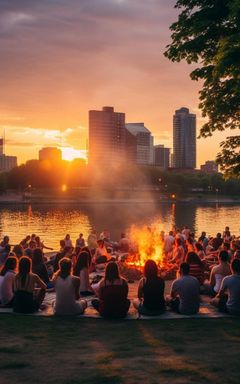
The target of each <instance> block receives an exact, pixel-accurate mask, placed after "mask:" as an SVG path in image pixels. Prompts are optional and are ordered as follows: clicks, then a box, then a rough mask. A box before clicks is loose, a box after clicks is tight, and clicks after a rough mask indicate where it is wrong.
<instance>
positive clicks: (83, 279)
mask: <svg viewBox="0 0 240 384" xmlns="http://www.w3.org/2000/svg"><path fill="white" fill-rule="evenodd" d="M74 276H77V277H80V294H81V296H92V295H94V291H93V289H92V287H91V285H90V281H89V253H88V252H86V251H84V252H80V253H79V255H78V257H77V261H76V265H75V267H74Z"/></svg>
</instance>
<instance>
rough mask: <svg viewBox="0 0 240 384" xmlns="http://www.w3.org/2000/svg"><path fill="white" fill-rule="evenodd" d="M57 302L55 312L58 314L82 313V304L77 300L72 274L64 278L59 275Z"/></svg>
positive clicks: (56, 287) (56, 282)
mask: <svg viewBox="0 0 240 384" xmlns="http://www.w3.org/2000/svg"><path fill="white" fill-rule="evenodd" d="M55 291H56V303H55V312H56V314H58V315H75V314H78V313H82V306H81V304H80V303H78V302H76V300H75V287H74V285H73V278H72V276H68V277H66V279H63V278H62V277H60V276H58V277H57V279H56V280H55Z"/></svg>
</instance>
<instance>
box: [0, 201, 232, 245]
mask: <svg viewBox="0 0 240 384" xmlns="http://www.w3.org/2000/svg"><path fill="white" fill-rule="evenodd" d="M239 218H240V205H234V204H232V205H229V204H228V205H224V204H214V203H213V204H201V205H199V204H192V203H191V204H190V203H188V204H187V203H185V204H184V203H176V204H175V203H172V204H167V203H166V204H153V203H149V204H148V203H146V204H142V203H141V204H140V203H138V204H134V203H131V204H130V203H129V204H128V203H121V204H116V203H110V204H89V205H87V204H86V205H78V204H71V205H57V204H56V205H54V204H51V205H50V204H49V205H47V204H45V205H40V204H39V205H29V206H27V205H21V204H20V205H18V204H16V205H12V206H9V205H8V206H0V237H1V238H2V237H3V236H4V235H8V236H9V237H10V243H11V244H17V243H18V242H19V241H20V240H22V239H23V238H24V237H25V236H26V235H27V234H32V233H36V234H37V235H39V236H40V237H41V239H42V240H43V241H44V243H45V245H47V246H49V247H52V248H54V249H58V247H59V240H60V239H63V238H64V237H65V235H66V233H69V234H71V238H72V239H73V241H74V242H75V239H76V238H77V237H78V235H79V233H80V232H82V233H83V235H84V237H85V238H86V237H87V236H88V234H89V232H90V230H91V229H93V228H94V229H96V230H97V231H98V232H101V231H102V230H103V229H108V230H109V231H110V233H111V238H112V239H113V240H118V239H119V238H120V233H121V232H122V231H126V230H128V229H129V228H130V227H131V225H133V224H134V225H137V226H142V225H144V224H146V225H152V224H154V225H155V226H157V228H158V229H159V231H160V230H164V231H169V230H170V229H171V227H172V225H176V226H177V227H180V228H181V227H182V226H184V225H187V226H188V227H189V228H191V229H192V230H194V231H195V233H196V235H199V234H200V232H201V231H202V230H205V231H206V232H207V235H215V234H216V233H217V232H218V231H219V232H223V230H224V227H225V226H226V225H228V226H229V227H230V230H231V233H232V234H235V235H237V236H239V235H240V221H239Z"/></svg>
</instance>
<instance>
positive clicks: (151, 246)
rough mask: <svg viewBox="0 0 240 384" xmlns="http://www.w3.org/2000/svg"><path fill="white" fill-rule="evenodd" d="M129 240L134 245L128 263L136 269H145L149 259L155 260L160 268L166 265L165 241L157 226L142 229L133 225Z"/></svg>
mask: <svg viewBox="0 0 240 384" xmlns="http://www.w3.org/2000/svg"><path fill="white" fill-rule="evenodd" d="M129 238H130V240H131V243H132V245H133V249H132V255H131V256H130V258H129V260H128V263H129V264H130V265H134V266H136V267H143V266H144V264H145V262H146V261H147V260H149V259H152V260H154V261H155V262H156V263H157V265H158V266H159V267H163V266H164V265H165V257H164V252H163V249H164V248H163V246H164V244H163V241H162V239H161V237H160V231H159V230H157V228H156V227H155V226H151V227H147V226H146V225H145V226H142V227H140V228H138V227H136V226H135V225H133V226H132V227H131V229H130V233H129Z"/></svg>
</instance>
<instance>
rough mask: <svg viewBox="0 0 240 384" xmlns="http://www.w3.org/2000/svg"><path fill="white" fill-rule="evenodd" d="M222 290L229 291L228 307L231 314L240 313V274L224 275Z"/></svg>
mask: <svg viewBox="0 0 240 384" xmlns="http://www.w3.org/2000/svg"><path fill="white" fill-rule="evenodd" d="M220 290H224V291H228V301H227V304H226V305H227V309H228V311H229V312H230V313H231V314H233V315H234V314H236V315H239V314H240V275H231V276H226V277H224V279H223V281H222V285H221V288H220Z"/></svg>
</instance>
